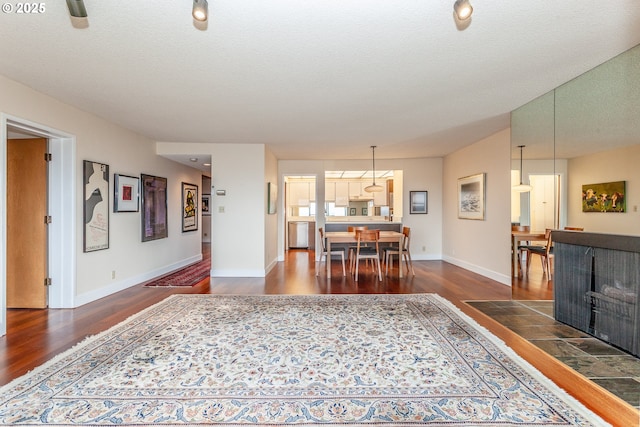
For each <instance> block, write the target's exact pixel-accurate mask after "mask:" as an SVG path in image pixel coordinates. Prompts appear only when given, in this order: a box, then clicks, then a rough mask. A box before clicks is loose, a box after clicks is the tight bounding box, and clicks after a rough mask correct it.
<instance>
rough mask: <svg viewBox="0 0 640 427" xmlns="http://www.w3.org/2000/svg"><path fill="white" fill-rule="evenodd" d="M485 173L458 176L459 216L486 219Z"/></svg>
mask: <svg viewBox="0 0 640 427" xmlns="http://www.w3.org/2000/svg"><path fill="white" fill-rule="evenodd" d="M484 180H485V174H484V173H479V174H476V175H471V176H466V177H464V178H458V218H461V219H479V220H484V196H485V193H484V191H485V190H484Z"/></svg>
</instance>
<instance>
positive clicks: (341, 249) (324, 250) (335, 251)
mask: <svg viewBox="0 0 640 427" xmlns="http://www.w3.org/2000/svg"><path fill="white" fill-rule="evenodd" d="M318 233H319V234H320V242H321V243H322V253H321V254H320V259H319V260H318V268H317V269H316V276H318V275H319V274H320V266H321V265H322V259H323V258H324V262H325V263H327V262H329V263H330V262H331V256H332V255H340V259H341V260H342V275H343V276H346V275H347V272H346V270H345V268H344V251H345V248H344V247H339V248H335V249H334V248H331V254H328V253H327V243H326V241H325V238H324V230H323V228H322V227H320V228H318Z"/></svg>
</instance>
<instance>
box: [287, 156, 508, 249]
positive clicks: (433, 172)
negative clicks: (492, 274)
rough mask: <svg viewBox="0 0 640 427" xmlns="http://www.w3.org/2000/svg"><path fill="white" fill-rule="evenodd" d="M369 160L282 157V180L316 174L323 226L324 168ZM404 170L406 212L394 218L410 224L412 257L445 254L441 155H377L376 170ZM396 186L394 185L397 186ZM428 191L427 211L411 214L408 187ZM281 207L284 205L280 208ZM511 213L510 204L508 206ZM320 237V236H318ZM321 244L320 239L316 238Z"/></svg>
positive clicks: (364, 166) (365, 164) (358, 166)
mask: <svg viewBox="0 0 640 427" xmlns="http://www.w3.org/2000/svg"><path fill="white" fill-rule="evenodd" d="M370 167H371V162H370V161H369V160H313V161H307V160H280V161H279V162H278V168H279V174H280V182H282V180H283V177H284V176H285V175H316V176H317V177H318V179H317V180H316V204H317V206H318V212H317V213H316V227H323V226H324V212H323V207H324V171H325V170H327V171H329V170H368V169H369V168H370ZM385 169H399V170H402V171H403V189H402V199H403V216H402V218H399V219H398V218H394V221H395V220H401V221H402V223H403V225H405V226H407V227H411V257H412V258H413V259H415V260H427V259H441V257H442V159H441V158H422V159H376V170H385ZM394 190H395V188H394ZM424 190H426V191H428V192H429V194H428V210H429V213H428V214H427V215H411V214H409V191H424ZM281 210H282V209H281ZM507 214H508V208H507ZM278 219H279V225H280V227H281V228H280V230H283V229H284V228H282V227H284V215H282V216H280V215H279V218H278ZM316 240H317V239H316ZM316 244H318V242H316ZM284 247H285V245H284V232H280V233H279V235H278V253H279V257H280V259H282V257H283V256H284Z"/></svg>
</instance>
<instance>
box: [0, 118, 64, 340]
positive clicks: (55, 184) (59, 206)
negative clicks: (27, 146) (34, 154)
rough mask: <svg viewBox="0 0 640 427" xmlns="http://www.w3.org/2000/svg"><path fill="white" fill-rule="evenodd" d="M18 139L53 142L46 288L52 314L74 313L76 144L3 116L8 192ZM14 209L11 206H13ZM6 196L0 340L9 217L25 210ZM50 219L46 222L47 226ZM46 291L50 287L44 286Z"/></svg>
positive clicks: (1, 171) (2, 162)
mask: <svg viewBox="0 0 640 427" xmlns="http://www.w3.org/2000/svg"><path fill="white" fill-rule="evenodd" d="M17 134H20V135H23V136H24V137H28V138H35V139H38V138H41V139H45V140H47V141H48V150H47V151H48V153H49V154H50V155H51V161H50V162H48V170H47V173H46V177H47V181H48V183H49V185H48V187H47V190H46V192H45V193H46V194H45V196H44V197H45V198H46V200H47V206H48V209H47V210H48V214H47V215H48V216H50V217H51V223H50V224H49V225H48V226H47V228H48V230H47V242H46V251H45V254H46V255H45V256H46V258H47V261H48V262H47V264H48V265H47V268H46V270H47V271H48V274H47V276H48V278H50V282H49V283H50V286H46V297H47V299H48V307H50V308H72V307H75V300H74V299H75V253H76V252H75V246H76V237H75V236H76V229H75V224H76V221H75V218H76V214H75V209H74V207H75V206H76V195H75V186H74V182H75V178H76V173H75V170H76V168H75V167H74V165H75V138H74V137H73V136H72V135H69V134H66V133H64V132H62V131H59V130H56V129H52V128H49V127H47V126H43V125H39V124H37V123H33V122H30V121H28V120H24V119H21V118H17V117H12V116H9V115H5V114H0V188H7V185H8V168H7V161H8V157H7V146H8V141H7V140H9V139H11V137H12V136H16V135H17ZM42 160H43V161H44V158H43V159H42ZM9 203H11V204H9ZM16 204H17V202H15V201H10V200H9V198H8V197H7V196H6V194H4V195H3V196H2V197H0V254H1V255H0V257H1V259H0V336H1V335H5V334H6V333H7V326H6V325H7V324H6V310H7V300H6V298H5V295H6V293H7V273H8V272H7V249H8V244H9V241H8V239H7V237H8V236H7V234H8V233H7V231H8V228H7V226H8V224H7V215H8V211H9V210H15V209H18V208H20V206H16ZM44 221H45V216H44V215H43V216H42V222H43V223H44ZM42 286H43V287H45V281H44V279H43V280H42Z"/></svg>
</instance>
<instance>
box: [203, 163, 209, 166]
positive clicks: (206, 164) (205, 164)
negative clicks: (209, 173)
mask: <svg viewBox="0 0 640 427" xmlns="http://www.w3.org/2000/svg"><path fill="white" fill-rule="evenodd" d="M203 165H204V166H211V163H203Z"/></svg>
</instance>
